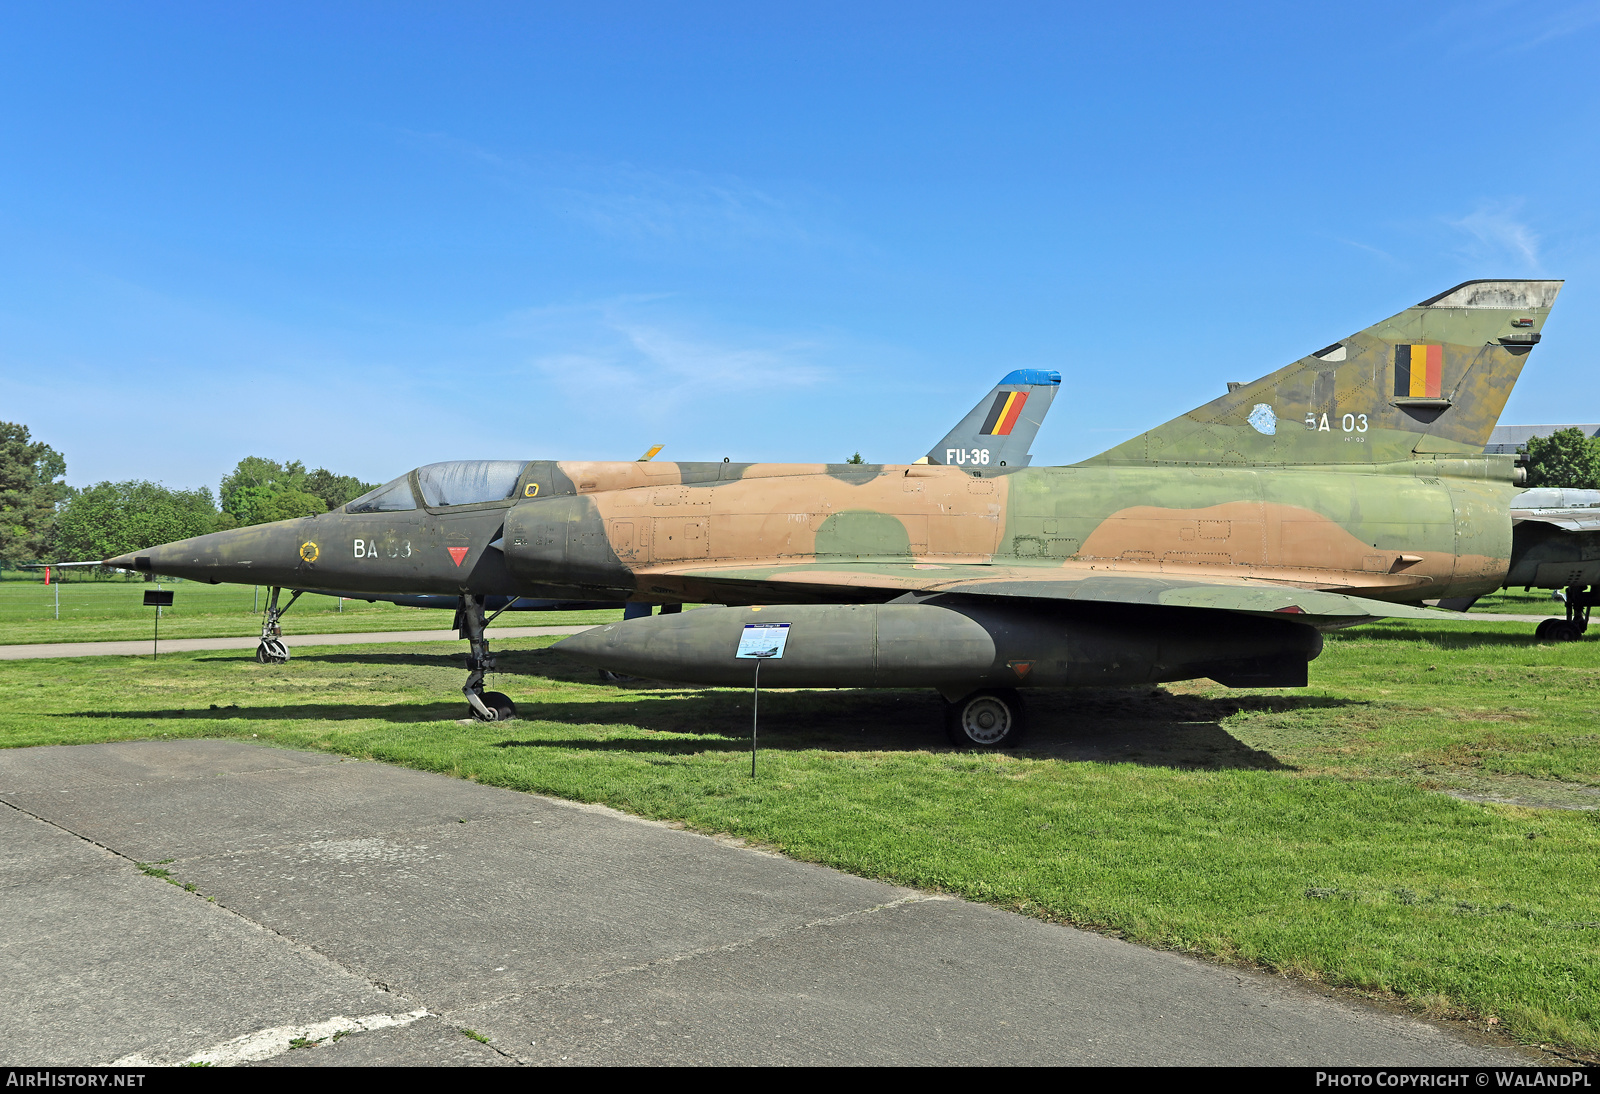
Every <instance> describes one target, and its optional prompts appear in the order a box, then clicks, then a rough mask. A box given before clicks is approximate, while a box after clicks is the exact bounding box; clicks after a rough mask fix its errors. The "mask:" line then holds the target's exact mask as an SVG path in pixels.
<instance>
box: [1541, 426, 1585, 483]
mask: <svg viewBox="0 0 1600 1094" xmlns="http://www.w3.org/2000/svg"><path fill="white" fill-rule="evenodd" d="M1528 485H1529V486H1564V487H1568V488H1572V489H1578V490H1596V489H1600V445H1597V444H1596V443H1595V441H1594V439H1593V438H1591V437H1589V436H1587V435H1586V434H1585V433H1584V432H1583V430H1581V429H1578V428H1577V427H1576V426H1574V427H1573V428H1572V429H1558V430H1556V431H1555V432H1554V433H1552V434H1550V435H1549V436H1548V437H1529V438H1528Z"/></svg>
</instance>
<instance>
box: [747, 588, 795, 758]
mask: <svg viewBox="0 0 1600 1094" xmlns="http://www.w3.org/2000/svg"><path fill="white" fill-rule="evenodd" d="M755 610H756V611H760V610H761V609H760V608H757V609H755ZM788 642H789V624H787V623H746V624H745V625H744V631H743V633H741V634H740V635H739V648H738V650H736V651H735V652H734V657H736V658H741V659H744V658H748V659H750V660H753V661H755V663H756V672H755V688H754V691H752V693H751V696H750V777H751V778H752V779H753V778H755V777H756V727H757V725H758V724H759V721H760V717H761V662H763V661H766V660H768V659H769V658H770V659H777V658H780V657H782V656H783V647H784V646H785V645H787V644H788Z"/></svg>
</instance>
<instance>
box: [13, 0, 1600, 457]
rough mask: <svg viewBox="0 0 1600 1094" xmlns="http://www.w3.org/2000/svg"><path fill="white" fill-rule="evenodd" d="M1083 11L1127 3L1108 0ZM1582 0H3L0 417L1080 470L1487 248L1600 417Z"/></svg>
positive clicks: (340, 451)
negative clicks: (992, 429)
mask: <svg viewBox="0 0 1600 1094" xmlns="http://www.w3.org/2000/svg"><path fill="white" fill-rule="evenodd" d="M1108 9H1114V10H1108ZM1597 47H1600V3H1596V2H1587V3H1578V4H1563V3H1559V2H1551V3H1512V2H1495V3H1468V4H1427V3H1420V4H1408V5H1398V4H1394V3H1392V2H1386V3H1365V4H1364V3H1351V4H1339V5H1284V4H1233V5H1194V4H1122V5H1105V4H1081V5H1074V4H1066V3H1051V4H1028V3H1011V4H964V5H955V4H938V3H917V4H911V3H906V4H872V3H860V2H856V3H849V4H827V3H815V2H814V3H808V4H803V5H802V4H792V5H777V4H748V3H745V4H736V3H677V4H661V3H653V4H644V3H637V4H630V3H612V4H607V3H594V2H591V3H585V4H581V5H579V4H569V5H559V6H557V5H538V4H529V3H518V4H470V3H452V4H448V5H447V4H431V5H421V4H403V3H382V4H377V3H373V4H356V3H345V4H325V3H324V4H294V3H274V4H270V5H269V4H228V5H222V4H206V5H200V4H193V5H190V4H171V3H144V4H139V5H131V4H121V3H119V4H62V5H33V4H6V5H4V6H0V96H3V98H0V374H3V376H4V383H3V384H0V418H3V419H6V420H14V421H22V422H24V423H26V424H27V425H29V426H30V427H31V428H32V429H33V431H34V434H35V436H37V437H39V438H41V439H43V440H46V441H48V442H49V443H51V444H53V445H54V446H55V447H56V448H58V449H59V450H61V451H62V452H63V453H64V454H65V455H66V457H67V464H68V472H69V475H68V477H69V481H71V482H73V483H74V484H77V485H83V484H86V483H88V482H93V481H98V480H101V479H108V478H109V479H127V478H150V479H157V480H161V481H164V482H166V483H167V484H168V485H171V486H186V487H187V486H196V485H201V484H209V485H211V486H212V487H213V488H215V485H216V483H217V480H218V479H219V478H220V477H221V475H222V474H224V473H225V472H226V471H227V470H229V469H230V468H231V467H232V466H233V464H234V463H236V462H237V461H238V460H239V458H241V457H242V456H246V455H262V456H271V457H274V458H278V459H290V458H297V459H303V460H305V461H306V462H307V463H308V464H309V465H312V466H316V465H325V466H327V467H329V468H332V469H334V470H337V471H340V472H344V473H350V474H356V475H360V476H361V477H363V478H366V479H368V480H372V481H379V480H383V479H387V478H389V477H392V476H393V475H395V474H397V473H399V472H400V471H402V470H404V469H406V468H408V467H411V466H413V465H416V464H419V463H424V462H428V461H432V460H439V459H451V458H482V457H495V458H588V459H632V458H634V457H635V456H637V455H638V454H639V452H640V451H642V450H643V449H644V448H645V447H646V446H647V445H648V444H650V443H655V442H664V443H665V444H666V445H667V448H666V451H665V452H664V453H663V458H677V459H721V458H722V457H724V456H729V457H731V458H733V459H734V460H749V459H766V460H842V459H843V458H845V457H846V456H848V455H849V454H850V453H851V452H853V451H855V450H857V449H859V450H860V451H861V452H862V453H863V454H864V455H865V456H866V457H867V458H868V459H870V460H875V461H890V462H892V461H900V460H909V459H911V458H914V457H916V456H917V455H920V454H921V453H922V452H924V451H926V450H927V448H928V447H929V446H931V445H932V444H933V443H934V442H935V441H937V440H938V439H939V437H941V436H942V435H943V433H944V432H945V430H946V429H947V428H948V427H949V426H950V425H951V424H953V423H954V421H955V420H956V418H957V417H959V416H960V414H961V413H962V412H964V411H965V410H966V409H968V407H970V406H971V405H972V404H973V403H974V402H975V401H977V399H978V397H979V396H980V395H982V394H983V393H984V392H985V391H987V390H988V388H989V387H990V386H991V385H992V384H993V382H994V381H995V380H996V379H998V377H999V376H1000V375H1002V374H1003V373H1005V372H1007V371H1009V370H1011V369H1013V368H1054V369H1058V370H1059V371H1060V372H1061V373H1062V376H1063V386H1064V391H1063V397H1062V398H1060V399H1058V400H1057V401H1056V405H1055V408H1054V410H1053V411H1052V414H1051V417H1050V419H1049V421H1048V422H1047V423H1046V425H1045V428H1044V430H1043V431H1042V432H1041V434H1040V437H1039V440H1038V442H1037V443H1036V445H1035V453H1036V460H1037V462H1070V461H1073V460H1078V459H1082V458H1084V457H1086V456H1089V455H1092V454H1094V453H1095V452H1098V451H1101V450H1103V449H1105V448H1107V447H1110V446H1111V445H1113V444H1115V443H1117V442H1118V441H1120V440H1122V439H1124V438H1126V437H1128V436H1130V435H1132V434H1134V433H1137V432H1140V431H1142V430H1143V429H1146V428H1148V427H1150V426H1152V425H1155V424H1158V423H1160V422H1162V421H1164V420H1166V419H1168V418H1171V417H1173V416H1175V415H1177V414H1180V413H1182V412H1184V411H1185V410H1188V409H1190V408H1191V407H1193V406H1196V405H1198V404H1200V403H1202V402H1204V401H1206V400H1208V399H1210V398H1212V397H1214V396H1215V395H1216V394H1218V393H1220V392H1221V391H1222V390H1223V386H1224V384H1225V382H1226V381H1228V380H1236V379H1251V378H1254V377H1255V376H1259V375H1261V374H1263V373H1265V372H1268V371H1270V370H1272V369H1274V368H1277V367H1279V366H1280V365H1282V364H1284V363H1286V362H1288V361H1290V360H1293V359H1295V358H1297V357H1299V356H1301V355H1302V354H1304V353H1306V352H1308V351H1310V350H1312V349H1316V348H1319V347H1321V346H1323V345H1326V344H1328V343H1329V342H1332V341H1335V340H1336V339H1338V338H1340V337H1342V336H1344V335H1347V334H1349V333H1351V332H1353V331H1355V330H1358V329H1360V328H1362V327H1365V326H1367V325H1369V324H1371V323H1373V322H1375V321H1377V320H1378V319H1381V318H1383V317H1384V316H1387V315H1390V314H1393V313H1394V312H1396V311H1398V310H1400V309H1401V308H1403V307H1405V306H1407V305H1409V304H1413V303H1415V302H1417V301H1418V300H1420V299H1423V298H1424V297H1427V296H1431V295H1433V294H1435V293H1437V292H1439V291H1441V290H1443V289H1445V288H1447V287H1449V286H1451V285H1453V284H1456V283H1458V282H1460V281H1464V280H1467V279H1470V278H1479V277H1498V276H1513V277H1516V276H1541V277H1562V278H1566V279H1568V284H1567V287H1566V289H1565V291H1564V292H1563V294H1562V298H1561V300H1560V302H1559V303H1558V305H1557V308H1556V311H1555V314H1554V316H1553V318H1552V320H1551V322H1550V323H1549V325H1548V326H1547V328H1546V332H1545V342H1544V344H1543V345H1541V346H1540V348H1539V349H1538V350H1537V351H1536V352H1535V353H1534V355H1533V356H1532V358H1531V359H1530V365H1529V367H1528V369H1527V371H1526V372H1525V373H1524V375H1523V379H1522V382H1521V384H1520V385H1519V386H1518V389H1517V391H1516V393H1515V395H1514V396H1513V400H1512V404H1511V406H1510V408H1509V409H1508V411H1507V414H1506V417H1505V418H1504V419H1503V420H1505V421H1508V422H1511V421H1517V422H1543V421H1571V420H1584V421H1600V390H1597V385H1596V383H1595V380H1594V376H1595V365H1596V355H1595V353H1594V352H1593V349H1592V347H1593V346H1594V345H1595V343H1596V339H1597V337H1600V315H1597V311H1596V301H1597V299H1600V296H1597V293H1600V261H1597V255H1600V214H1597V199H1600V139H1597V137H1600V76H1597V75H1596V73H1597V72H1600V63H1597V60H1600V48H1597Z"/></svg>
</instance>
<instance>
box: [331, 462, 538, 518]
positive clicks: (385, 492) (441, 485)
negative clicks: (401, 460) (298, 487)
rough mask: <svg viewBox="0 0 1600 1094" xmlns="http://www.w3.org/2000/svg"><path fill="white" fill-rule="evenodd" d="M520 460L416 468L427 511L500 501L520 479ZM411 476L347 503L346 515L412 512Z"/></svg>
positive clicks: (522, 464)
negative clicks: (443, 507)
mask: <svg viewBox="0 0 1600 1094" xmlns="http://www.w3.org/2000/svg"><path fill="white" fill-rule="evenodd" d="M526 466H527V464H526V463H525V462H523V461H522V460H452V461H450V462H449V463H430V464H427V465H426V466H424V467H419V468H417V472H416V474H417V484H418V485H419V486H421V487H422V501H423V504H425V505H427V506H428V507H429V508H430V509H433V508H438V507H440V506H446V505H475V504H478V503H481V502H486V501H504V500H505V499H507V498H509V497H510V496H511V495H512V494H513V493H515V492H516V489H517V482H518V481H519V480H520V479H521V478H522V469H523V468H524V467H526ZM410 480H411V476H410V475H401V476H400V477H399V478H398V479H395V480H394V481H393V482H390V483H385V484H384V485H383V486H380V487H378V488H377V489H376V490H372V491H369V492H368V493H365V494H363V495H361V496H360V497H359V498H357V499H356V500H355V501H353V502H351V503H350V504H349V505H348V506H346V508H345V512H347V513H393V512H398V511H400V510H403V509H415V508H416V507H417V498H416V495H415V493H414V492H413V491H412V489H411V481H410Z"/></svg>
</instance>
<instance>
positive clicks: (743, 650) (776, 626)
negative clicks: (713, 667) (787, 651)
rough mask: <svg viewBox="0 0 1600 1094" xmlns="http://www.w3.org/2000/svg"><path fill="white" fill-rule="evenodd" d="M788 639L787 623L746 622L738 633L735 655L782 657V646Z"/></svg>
mask: <svg viewBox="0 0 1600 1094" xmlns="http://www.w3.org/2000/svg"><path fill="white" fill-rule="evenodd" d="M788 641H789V624H787V623H746V624H745V625H744V633H743V634H741V635H739V650H738V652H737V653H735V654H734V656H735V657H754V658H760V659H766V658H769V657H782V656H783V647H784V646H785V645H786V644H787V643H788Z"/></svg>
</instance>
